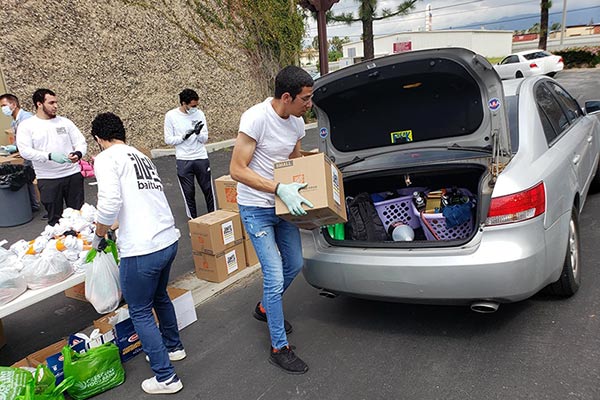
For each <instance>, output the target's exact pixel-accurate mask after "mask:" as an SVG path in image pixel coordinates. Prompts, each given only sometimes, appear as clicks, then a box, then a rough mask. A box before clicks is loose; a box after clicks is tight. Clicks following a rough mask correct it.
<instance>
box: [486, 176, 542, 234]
mask: <svg viewBox="0 0 600 400" xmlns="http://www.w3.org/2000/svg"><path fill="white" fill-rule="evenodd" d="M545 211H546V192H545V190H544V182H540V183H538V184H537V185H535V186H534V187H532V188H530V189H527V190H524V191H522V192H518V193H513V194H509V195H507V196H502V197H496V198H493V199H492V202H491V204H490V211H489V212H488V216H487V218H486V220H485V224H486V225H501V224H510V223H513V222H520V221H525V220H528V219H531V218H534V217H537V216H538V215H540V214H543V213H544V212H545Z"/></svg>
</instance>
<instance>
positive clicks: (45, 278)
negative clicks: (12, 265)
mask: <svg viewBox="0 0 600 400" xmlns="http://www.w3.org/2000/svg"><path fill="white" fill-rule="evenodd" d="M22 273H23V277H24V278H25V280H26V281H27V286H29V288H30V289H33V290H35V289H41V288H45V287H48V286H52V285H54V284H56V283H59V282H62V281H64V280H65V279H67V278H68V277H69V276H71V274H73V266H72V265H71V262H70V261H69V260H67V258H66V257H65V256H64V254H62V253H59V252H57V251H51V252H44V253H42V254H40V255H29V254H26V255H25V256H23V271H22Z"/></svg>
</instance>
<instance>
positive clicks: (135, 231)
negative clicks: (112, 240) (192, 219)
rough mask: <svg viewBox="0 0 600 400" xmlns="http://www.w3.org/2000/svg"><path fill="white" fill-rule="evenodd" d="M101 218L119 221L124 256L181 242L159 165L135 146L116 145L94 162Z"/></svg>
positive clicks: (119, 242) (118, 242)
mask: <svg viewBox="0 0 600 400" xmlns="http://www.w3.org/2000/svg"><path fill="white" fill-rule="evenodd" d="M94 172H95V174H96V180H97V181H98V205H97V208H98V215H97V220H98V222H99V223H101V224H104V225H112V224H113V223H114V222H115V221H117V220H118V221H119V237H118V241H117V245H118V247H119V252H120V254H121V257H133V256H139V255H146V254H150V253H153V252H155V251H158V250H162V249H164V248H166V247H168V246H170V245H172V244H173V243H175V242H176V241H177V239H178V238H179V236H178V232H177V231H176V230H175V220H174V218H173V214H172V213H171V208H170V207H169V203H168V202H167V198H166V197H165V193H164V190H163V184H162V182H161V180H160V178H159V176H158V172H157V170H156V167H155V166H154V164H153V163H152V161H150V159H149V158H148V157H146V156H145V155H144V154H142V153H141V152H140V151H138V150H137V149H135V148H134V147H131V146H128V145H125V144H114V145H112V146H111V147H109V148H108V149H106V150H104V151H102V152H101V153H100V154H98V156H97V157H96V159H95V161H94Z"/></svg>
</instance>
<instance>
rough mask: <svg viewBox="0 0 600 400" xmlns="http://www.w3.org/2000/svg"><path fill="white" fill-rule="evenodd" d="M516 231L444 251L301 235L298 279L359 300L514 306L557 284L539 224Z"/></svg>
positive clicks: (488, 232)
mask: <svg viewBox="0 0 600 400" xmlns="http://www.w3.org/2000/svg"><path fill="white" fill-rule="evenodd" d="M519 225H520V226H519V228H518V229H512V228H510V227H507V226H499V227H492V228H489V227H486V228H485V229H484V231H483V232H482V231H479V232H478V233H477V234H476V236H475V237H474V238H473V239H472V240H471V241H470V242H469V244H467V245H465V246H462V247H455V248H442V249H439V248H438V249H418V248H415V249H398V248H396V249H382V248H378V249H373V248H369V249H365V248H349V247H332V246H330V245H329V244H328V243H327V242H325V240H324V239H323V238H322V237H320V236H318V235H314V234H313V232H305V231H304V232H303V249H304V258H305V267H304V276H305V278H306V280H307V281H308V282H309V283H310V284H311V285H313V286H315V287H317V288H321V289H326V290H328V291H332V292H336V293H344V294H350V295H354V296H359V297H368V298H378V299H389V300H399V301H407V302H419V303H420V302H422V303H439V304H468V303H470V302H472V301H474V300H482V299H486V300H493V301H497V302H514V301H519V300H522V299H525V298H527V297H530V296H532V295H533V294H535V293H536V292H538V291H539V290H540V289H541V288H543V287H544V286H546V285H547V284H548V283H551V282H553V281H556V280H557V279H558V277H559V275H560V268H559V267H558V269H557V266H556V265H559V264H561V263H554V264H556V265H555V266H552V265H550V264H549V263H547V256H546V243H545V231H544V228H543V222H542V219H541V218H538V219H534V220H532V221H527V222H523V223H520V224H519ZM565 248H566V247H565Z"/></svg>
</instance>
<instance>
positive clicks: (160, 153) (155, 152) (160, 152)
mask: <svg viewBox="0 0 600 400" xmlns="http://www.w3.org/2000/svg"><path fill="white" fill-rule="evenodd" d="M316 127H317V123H316V122H313V123H310V124H306V126H305V130H308V129H314V128H316ZM234 144H235V139H227V140H223V141H222V142H216V143H209V144H207V145H206V146H205V147H206V151H207V152H209V153H212V152H213V151H218V150H222V149H227V148H229V147H233V145H234ZM150 153H151V154H152V158H158V157H167V156H174V155H175V149H174V148H168V149H152V150H150Z"/></svg>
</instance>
